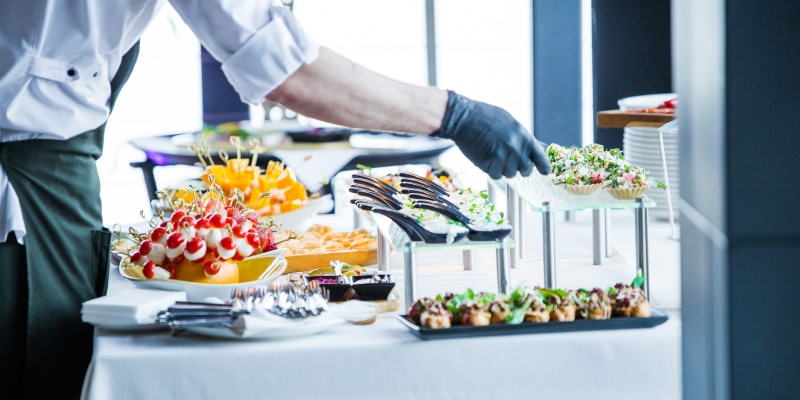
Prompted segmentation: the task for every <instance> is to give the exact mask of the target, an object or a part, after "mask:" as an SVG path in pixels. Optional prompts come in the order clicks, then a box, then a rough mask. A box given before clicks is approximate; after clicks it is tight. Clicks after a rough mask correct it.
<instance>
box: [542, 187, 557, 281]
mask: <svg viewBox="0 0 800 400" xmlns="http://www.w3.org/2000/svg"><path fill="white" fill-rule="evenodd" d="M542 206H543V207H544V208H545V211H543V212H542V238H543V240H542V242H543V244H544V248H543V252H542V255H543V257H542V259H543V261H544V286H545V287H547V288H549V289H554V288H555V287H556V225H555V221H554V218H553V211H551V210H550V208H549V206H550V204H549V203H547V202H545V203H542Z"/></svg>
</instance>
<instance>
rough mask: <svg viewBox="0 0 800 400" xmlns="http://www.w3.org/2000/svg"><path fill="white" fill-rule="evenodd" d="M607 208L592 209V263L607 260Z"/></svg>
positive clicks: (597, 263) (601, 262)
mask: <svg viewBox="0 0 800 400" xmlns="http://www.w3.org/2000/svg"><path fill="white" fill-rule="evenodd" d="M605 214H606V210H603V209H601V210H592V263H593V264H594V265H603V264H605V262H606V216H605Z"/></svg>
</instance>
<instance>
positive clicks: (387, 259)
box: [378, 229, 392, 272]
mask: <svg viewBox="0 0 800 400" xmlns="http://www.w3.org/2000/svg"><path fill="white" fill-rule="evenodd" d="M391 252H392V247H391V246H390V245H389V240H387V239H386V238H385V237H384V236H383V233H381V231H380V229H378V270H379V271H386V272H388V271H391V270H392V253H391Z"/></svg>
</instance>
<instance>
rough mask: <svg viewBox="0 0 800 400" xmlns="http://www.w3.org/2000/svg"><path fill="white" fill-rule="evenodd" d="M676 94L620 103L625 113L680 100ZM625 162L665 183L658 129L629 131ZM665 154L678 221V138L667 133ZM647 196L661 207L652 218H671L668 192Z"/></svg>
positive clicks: (626, 131)
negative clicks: (632, 109)
mask: <svg viewBox="0 0 800 400" xmlns="http://www.w3.org/2000/svg"><path fill="white" fill-rule="evenodd" d="M677 97H678V96H677V95H676V94H675V93H665V94H654V95H646V96H635V97H628V98H625V99H621V100H619V101H618V102H617V103H618V104H619V107H620V109H621V110H626V109H631V108H648V107H657V106H658V105H659V104H661V103H663V102H664V101H667V100H671V99H674V98H677ZM622 142H623V146H624V147H623V150H624V154H625V159H626V160H627V161H628V162H629V163H631V164H632V165H635V166H637V167H641V168H644V169H645V170H646V171H647V173H648V175H650V176H651V177H653V179H656V180H659V181H661V182H664V168H663V166H662V164H661V148H660V146H659V143H658V129H657V128H625V129H624V134H623V136H622ZM664 154H665V156H666V160H667V172H668V173H669V182H670V192H671V193H670V194H671V195H672V210H673V212H674V213H675V220H676V221H677V220H678V216H679V210H678V201H677V200H678V198H679V196H680V187H679V182H680V171H679V170H678V135H674V134H664ZM647 196H648V197H650V198H652V199H653V200H654V201H655V202H656V203H657V204H658V206H657V207H656V208H654V209H651V210H650V215H652V216H653V217H654V218H658V219H660V220H667V219H669V211H668V210H667V191H666V190H663V189H659V188H656V187H654V188H652V189H650V190H648V191H647Z"/></svg>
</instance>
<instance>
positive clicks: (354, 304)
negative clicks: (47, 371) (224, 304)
mask: <svg viewBox="0 0 800 400" xmlns="http://www.w3.org/2000/svg"><path fill="white" fill-rule="evenodd" d="M329 307H330V311H327V312H323V313H322V314H320V315H318V316H315V317H307V318H301V319H290V318H284V317H281V316H279V315H275V314H273V313H271V312H269V311H266V310H264V309H263V308H260V307H256V308H254V309H253V311H251V312H250V314H248V315H243V316H241V317H239V318H238V319H236V321H235V322H234V323H233V325H232V326H231V327H229V328H220V329H229V330H230V331H231V332H233V334H235V335H236V336H239V337H241V338H250V337H258V336H261V335H264V334H265V333H267V332H269V331H277V330H282V331H283V330H286V331H291V330H293V329H299V328H302V327H304V326H306V325H311V324H321V323H325V324H327V323H330V324H336V323H340V324H343V323H345V322H347V321H350V322H360V321H366V320H368V319H370V318H372V317H374V316H375V314H376V311H375V307H374V306H373V305H372V304H370V303H366V302H363V301H358V300H351V301H347V302H344V303H342V304H329Z"/></svg>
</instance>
